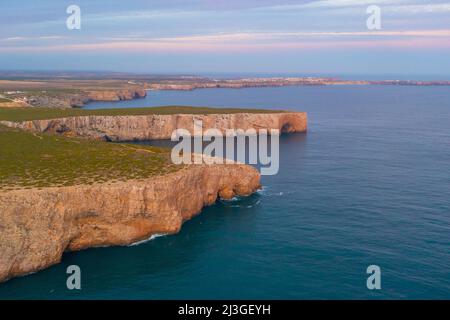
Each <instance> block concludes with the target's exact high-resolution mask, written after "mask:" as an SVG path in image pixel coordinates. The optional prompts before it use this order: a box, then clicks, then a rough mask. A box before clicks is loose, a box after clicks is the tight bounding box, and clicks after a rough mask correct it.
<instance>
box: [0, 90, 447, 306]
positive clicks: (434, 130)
mask: <svg viewBox="0 0 450 320" xmlns="http://www.w3.org/2000/svg"><path fill="white" fill-rule="evenodd" d="M159 105H195V106H215V107H246V108H269V109H290V110H298V111H306V112H308V116H309V131H308V133H306V134H289V135H282V136H281V138H280V171H279V173H278V174H277V175H275V176H263V177H262V184H263V185H264V187H263V189H262V190H261V191H260V192H258V193H257V194H254V195H252V196H250V197H248V198H237V199H234V200H232V201H219V202H217V203H216V204H215V205H213V206H210V207H207V208H205V209H204V210H203V211H202V213H201V215H199V216H197V217H195V218H194V219H192V220H190V221H188V222H186V223H185V224H184V226H183V229H182V231H181V232H180V233H179V234H176V235H170V236H161V237H157V238H155V239H153V240H151V241H148V242H146V243H142V244H140V245H137V246H131V247H113V248H95V249H90V250H86V251H82V252H75V253H66V254H65V255H64V257H63V260H62V263H61V264H59V265H56V266H53V267H51V268H49V269H47V270H44V271H41V272H39V273H36V274H32V275H29V276H26V277H21V278H16V279H13V280H11V281H8V282H6V283H3V284H0V298H1V299H8V298H10V299H14V298H18V299H23V298H37V299H404V298H409V299H450V170H449V166H450V87H414V86H411V87H403V86H329V87H281V88H249V89H202V90H195V91H150V92H149V94H148V96H147V97H146V98H145V99H139V100H133V101H121V102H117V103H100V102H98V103H92V104H90V105H89V106H88V108H104V107H138V106H159ZM155 143H156V144H158V143H157V142H155ZM159 144H160V143H159ZM73 264H76V265H78V266H80V268H81V272H82V273H81V276H82V289H81V290H80V291H69V290H68V289H67V288H66V279H67V276H68V275H67V274H66V268H67V266H69V265H73ZM369 265H377V266H379V267H380V269H381V289H380V290H369V289H368V288H367V286H366V281H367V278H368V277H369V275H368V274H367V273H366V269H367V267H368V266H369Z"/></svg>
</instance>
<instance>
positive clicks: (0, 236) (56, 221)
mask: <svg viewBox="0 0 450 320" xmlns="http://www.w3.org/2000/svg"><path fill="white" fill-rule="evenodd" d="M259 185H260V184H259V173H258V171H257V170H256V169H254V168H252V167H249V166H245V165H240V164H230V165H192V166H188V167H185V168H183V169H181V170H179V171H177V172H175V173H171V174H168V175H166V176H159V177H155V178H151V179H147V180H137V181H127V182H117V183H109V184H97V185H90V186H87V185H79V186H68V187H57V188H56V187H54V188H43V189H31V190H13V191H7V192H2V193H0V212H1V214H0V282H1V281H5V280H7V279H10V278H12V277H16V276H20V275H25V274H28V273H31V272H34V271H38V270H41V269H44V268H46V267H48V266H51V265H53V264H56V263H58V262H59V261H60V259H61V256H62V254H63V252H64V251H74V250H82V249H86V248H89V247H96V246H116V245H119V246H120V245H127V244H131V243H134V242H136V241H140V240H144V239H147V238H149V237H150V236H151V235H154V234H161V233H165V234H166V233H175V232H178V231H179V230H180V227H181V225H182V223H183V221H185V220H188V219H190V218H191V217H193V216H194V215H196V214H198V213H199V212H200V210H201V209H202V207H204V206H206V205H210V204H213V203H214V202H215V201H216V199H217V197H218V196H219V197H223V198H231V197H233V196H234V195H249V194H251V193H253V192H254V191H256V190H257V189H258V188H259Z"/></svg>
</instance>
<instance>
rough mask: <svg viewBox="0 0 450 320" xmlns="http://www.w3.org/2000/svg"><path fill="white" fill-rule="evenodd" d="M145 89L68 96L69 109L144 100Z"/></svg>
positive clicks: (93, 92) (100, 91) (104, 91)
mask: <svg viewBox="0 0 450 320" xmlns="http://www.w3.org/2000/svg"><path fill="white" fill-rule="evenodd" d="M146 95H147V91H146V90H145V89H141V88H136V89H118V90H96V91H88V92H82V93H80V94H73V95H70V96H68V98H69V99H68V105H69V107H83V106H84V105H86V104H87V103H89V102H92V101H120V100H132V99H138V98H144V97H145V96H146Z"/></svg>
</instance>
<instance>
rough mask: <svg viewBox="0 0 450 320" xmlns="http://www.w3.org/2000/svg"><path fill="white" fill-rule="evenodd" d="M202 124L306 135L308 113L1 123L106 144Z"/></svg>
mask: <svg viewBox="0 0 450 320" xmlns="http://www.w3.org/2000/svg"><path fill="white" fill-rule="evenodd" d="M196 120H200V121H202V122H203V128H204V130H206V129H210V128H215V129H218V130H220V131H222V132H224V131H225V130H226V129H243V130H247V129H251V128H253V129H256V130H258V129H267V130H270V129H278V130H280V132H282V133H291V132H306V130H307V126H308V119H307V114H306V113H305V112H279V113H230V114H173V115H161V114H150V115H124V116H99V115H88V116H74V117H66V118H58V119H50V120H31V121H21V122H14V121H0V123H1V124H4V125H6V126H9V127H13V128H20V129H24V130H28V131H32V132H53V133H58V134H64V135H69V136H82V137H87V138H91V139H100V140H107V141H133V140H157V139H170V137H171V134H172V132H173V131H174V130H176V129H179V128H183V129H186V130H189V131H190V132H191V133H192V132H193V128H194V121H196Z"/></svg>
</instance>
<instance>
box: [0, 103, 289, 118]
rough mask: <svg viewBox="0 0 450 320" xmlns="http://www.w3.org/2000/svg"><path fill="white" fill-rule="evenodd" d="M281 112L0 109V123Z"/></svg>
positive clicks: (242, 110) (151, 108) (174, 108)
mask: <svg viewBox="0 0 450 320" xmlns="http://www.w3.org/2000/svg"><path fill="white" fill-rule="evenodd" d="M278 112H284V111H282V110H264V109H235V108H207V107H181V106H164V107H146V108H126V109H95V110H89V109H77V108H70V109H57V108H0V121H1V120H8V121H27V120H45V119H56V118H65V117H76V116H89V115H96V116H138V115H151V114H217V113H220V114H229V113H278Z"/></svg>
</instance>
